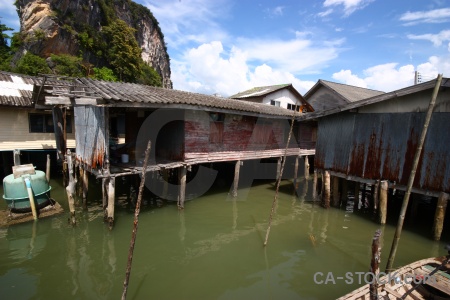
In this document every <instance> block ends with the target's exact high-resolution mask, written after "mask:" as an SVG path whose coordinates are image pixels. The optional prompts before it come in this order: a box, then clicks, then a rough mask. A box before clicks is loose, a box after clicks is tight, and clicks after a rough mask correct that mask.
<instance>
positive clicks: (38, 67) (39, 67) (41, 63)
mask: <svg viewBox="0 0 450 300" xmlns="http://www.w3.org/2000/svg"><path fill="white" fill-rule="evenodd" d="M14 72H16V73H21V74H27V75H32V76H37V75H38V74H40V73H41V74H48V73H50V72H51V70H50V68H49V67H48V65H47V62H46V61H45V59H44V58H41V57H39V56H37V55H34V54H32V53H30V52H27V53H26V54H25V55H24V56H22V57H21V58H20V59H19V61H18V62H17V67H16V68H15V70H14Z"/></svg>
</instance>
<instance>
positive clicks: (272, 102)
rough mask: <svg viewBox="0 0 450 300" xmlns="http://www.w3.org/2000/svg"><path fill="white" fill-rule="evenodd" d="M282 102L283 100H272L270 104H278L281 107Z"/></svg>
mask: <svg viewBox="0 0 450 300" xmlns="http://www.w3.org/2000/svg"><path fill="white" fill-rule="evenodd" d="M280 104H281V102H280V101H275V100H270V105H273V106H278V107H280Z"/></svg>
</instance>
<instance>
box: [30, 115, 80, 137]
mask: <svg viewBox="0 0 450 300" xmlns="http://www.w3.org/2000/svg"><path fill="white" fill-rule="evenodd" d="M28 116H29V124H30V132H31V133H53V132H55V127H54V125H53V116H52V115H51V114H29V115H28ZM66 126H67V133H72V118H71V116H70V115H68V116H67V119H66Z"/></svg>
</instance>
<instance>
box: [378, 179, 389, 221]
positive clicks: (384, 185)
mask: <svg viewBox="0 0 450 300" xmlns="http://www.w3.org/2000/svg"><path fill="white" fill-rule="evenodd" d="M388 190H389V186H388V182H387V181H386V180H383V181H381V183H380V203H379V208H378V211H379V220H380V224H386V216H387V202H388Z"/></svg>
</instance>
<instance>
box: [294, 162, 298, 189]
mask: <svg viewBox="0 0 450 300" xmlns="http://www.w3.org/2000/svg"><path fill="white" fill-rule="evenodd" d="M297 177H298V156H296V157H295V164H294V188H295V189H297Z"/></svg>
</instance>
